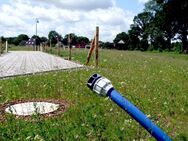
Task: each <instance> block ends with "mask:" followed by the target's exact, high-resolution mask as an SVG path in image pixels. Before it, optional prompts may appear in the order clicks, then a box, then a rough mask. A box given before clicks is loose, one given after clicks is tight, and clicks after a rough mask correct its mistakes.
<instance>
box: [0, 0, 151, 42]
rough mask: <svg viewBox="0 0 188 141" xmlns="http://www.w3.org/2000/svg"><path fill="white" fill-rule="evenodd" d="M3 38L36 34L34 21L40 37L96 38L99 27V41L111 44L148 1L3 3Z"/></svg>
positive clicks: (23, 0)
mask: <svg viewBox="0 0 188 141" xmlns="http://www.w3.org/2000/svg"><path fill="white" fill-rule="evenodd" d="M0 1H1V3H0V29H1V30H0V36H5V37H10V36H17V35H19V34H27V35H29V36H32V35H33V34H35V19H36V18H38V19H39V24H38V34H39V36H47V35H48V33H49V31H51V30H56V31H57V32H58V33H60V34H61V35H62V36H64V35H65V34H67V33H75V34H76V35H80V36H87V37H89V38H90V39H91V38H92V37H93V35H94V30H95V26H99V27H100V40H103V41H112V40H113V39H114V38H115V36H116V35H117V34H118V33H120V32H123V31H124V32H126V31H128V30H129V28H130V24H132V23H133V22H132V20H133V18H134V16H135V15H136V14H138V13H140V12H142V10H143V8H144V3H145V2H147V1H148V0H76V1H75V0H0Z"/></svg>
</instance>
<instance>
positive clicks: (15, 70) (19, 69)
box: [0, 51, 83, 78]
mask: <svg viewBox="0 0 188 141" xmlns="http://www.w3.org/2000/svg"><path fill="white" fill-rule="evenodd" d="M81 67H83V65H80V64H77V63H75V62H72V61H68V60H65V59H63V58H61V57H58V56H55V55H50V54H47V53H44V52H40V51H11V52H9V53H7V54H3V55H1V56H0V78H4V77H10V76H17V75H26V74H35V73H39V72H48V71H54V70H63V69H74V68H81Z"/></svg>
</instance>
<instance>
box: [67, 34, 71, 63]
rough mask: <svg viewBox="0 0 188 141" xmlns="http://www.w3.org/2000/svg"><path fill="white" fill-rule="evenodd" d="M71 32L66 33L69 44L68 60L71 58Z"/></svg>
mask: <svg viewBox="0 0 188 141" xmlns="http://www.w3.org/2000/svg"><path fill="white" fill-rule="evenodd" d="M71 41H72V40H71V34H69V35H68V45H69V60H71V49H72V46H71Z"/></svg>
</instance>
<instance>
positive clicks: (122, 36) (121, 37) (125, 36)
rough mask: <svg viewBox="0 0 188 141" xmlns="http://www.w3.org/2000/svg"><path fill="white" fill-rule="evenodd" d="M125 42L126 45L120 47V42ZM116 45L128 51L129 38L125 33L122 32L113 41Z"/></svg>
mask: <svg viewBox="0 0 188 141" xmlns="http://www.w3.org/2000/svg"><path fill="white" fill-rule="evenodd" d="M121 40H122V41H123V42H124V45H121V46H118V43H119V41H121ZM113 42H114V44H115V45H116V47H118V49H127V46H128V42H129V36H128V35H127V33H125V32H121V33H119V34H117V35H116V37H115V39H114V40H113Z"/></svg>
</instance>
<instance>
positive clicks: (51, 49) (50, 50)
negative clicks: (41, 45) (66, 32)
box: [50, 39, 52, 53]
mask: <svg viewBox="0 0 188 141" xmlns="http://www.w3.org/2000/svg"><path fill="white" fill-rule="evenodd" d="M50 53H52V41H51V39H50Z"/></svg>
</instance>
